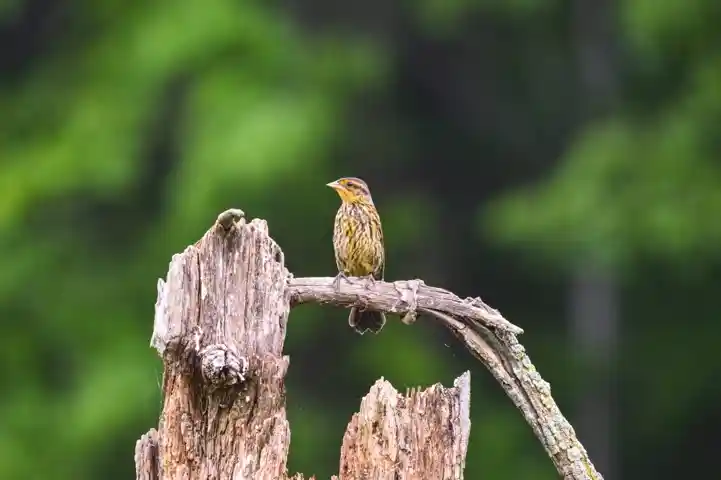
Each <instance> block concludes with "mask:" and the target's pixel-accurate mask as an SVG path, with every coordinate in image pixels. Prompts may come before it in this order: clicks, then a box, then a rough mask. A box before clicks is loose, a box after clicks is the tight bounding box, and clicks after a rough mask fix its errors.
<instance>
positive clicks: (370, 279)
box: [361, 274, 376, 285]
mask: <svg viewBox="0 0 721 480" xmlns="http://www.w3.org/2000/svg"><path fill="white" fill-rule="evenodd" d="M361 278H362V279H363V280H365V281H367V282H370V284H371V285H375V284H376V279H375V277H374V276H373V274H370V275H366V276H364V277H361Z"/></svg>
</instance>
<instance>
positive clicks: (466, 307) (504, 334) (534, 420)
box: [288, 277, 603, 480]
mask: <svg viewBox="0 0 721 480" xmlns="http://www.w3.org/2000/svg"><path fill="white" fill-rule="evenodd" d="M333 280H334V279H333V278H332V277H308V278H293V279H291V280H290V284H289V287H288V288H289V291H290V296H291V299H292V301H293V304H296V305H297V304H300V303H307V302H311V303H326V304H332V305H336V306H343V307H350V306H362V307H365V308H369V309H374V310H381V311H384V312H388V313H395V314H398V315H402V316H403V318H402V320H403V322H404V323H407V324H408V323H412V322H413V321H414V320H415V317H416V315H417V314H418V313H425V314H428V315H431V316H433V317H434V318H437V319H438V320H440V321H441V323H442V324H443V325H444V326H445V327H447V328H448V329H450V330H451V331H452V332H453V333H454V335H456V337H458V338H459V339H460V340H461V341H462V342H463V343H464V345H465V346H466V348H468V350H469V351H470V352H471V353H472V354H473V355H474V356H475V357H476V358H477V359H478V360H480V361H481V362H482V363H483V364H484V365H485V366H486V368H488V370H489V371H490V372H491V374H492V375H493V376H494V377H495V379H496V380H497V381H498V383H499V384H500V385H501V387H502V388H503V390H504V391H505V392H506V394H507V395H508V396H509V397H510V398H511V400H512V401H513V403H514V404H515V405H516V407H518V409H519V410H520V411H521V413H522V414H523V417H524V418H525V420H526V422H527V423H528V424H529V425H530V426H531V428H532V429H533V432H534V433H535V435H536V437H537V438H538V439H539V441H540V442H541V444H542V445H543V447H544V448H545V449H546V452H547V453H548V455H549V456H550V457H551V459H552V460H553V463H554V465H555V467H556V469H557V470H558V473H559V474H560V475H561V477H562V478H564V479H566V480H602V478H603V477H602V476H601V474H600V473H598V472H597V471H596V469H595V467H594V466H593V463H591V460H590V458H589V457H588V454H587V453H586V450H585V449H584V447H583V445H582V444H581V442H580V441H579V440H578V438H577V437H576V433H575V431H574V430H573V427H572V426H571V424H570V423H569V422H568V421H567V420H566V418H565V417H564V416H563V415H562V414H561V411H560V409H559V408H558V405H556V402H555V400H554V399H553V397H552V396H551V386H550V384H549V383H548V382H546V381H545V380H543V378H541V375H540V374H539V373H538V371H537V369H536V367H535V366H534V365H533V363H531V360H530V358H528V355H527V354H526V350H525V348H524V347H523V345H521V344H520V343H519V342H518V339H517V338H516V335H518V334H520V333H523V330H522V329H521V328H519V327H517V326H515V325H513V324H511V323H510V322H508V321H507V320H506V319H505V318H503V316H502V315H501V314H500V312H498V310H495V309H493V308H491V307H489V306H488V305H486V304H485V303H484V302H483V301H482V300H481V299H480V298H467V299H464V300H462V299H460V298H459V297H458V296H456V295H455V294H453V293H451V292H449V291H448V290H444V289H441V288H436V287H431V286H428V285H425V283H423V281H422V280H402V281H396V282H380V281H370V280H365V279H357V278H350V279H348V280H347V281H341V282H340V286H339V288H338V289H336V288H335V286H334V284H333Z"/></svg>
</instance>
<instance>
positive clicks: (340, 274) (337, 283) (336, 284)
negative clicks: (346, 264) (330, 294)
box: [333, 272, 348, 290]
mask: <svg viewBox="0 0 721 480" xmlns="http://www.w3.org/2000/svg"><path fill="white" fill-rule="evenodd" d="M341 279H343V280H346V281H347V280H348V277H347V276H346V274H345V273H343V272H338V275H336V276H335V278H334V279H333V288H335V289H336V290H340V281H341Z"/></svg>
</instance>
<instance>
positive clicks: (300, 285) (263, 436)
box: [135, 210, 602, 480]
mask: <svg viewBox="0 0 721 480" xmlns="http://www.w3.org/2000/svg"><path fill="white" fill-rule="evenodd" d="M306 302H315V303H330V304H334V305H338V306H344V307H350V306H354V305H355V306H362V307H364V308H371V309H376V310H382V311H385V312H387V313H394V314H397V315H399V316H402V321H403V322H404V323H406V324H408V325H410V324H412V323H413V322H414V321H415V319H416V316H417V315H418V314H419V313H420V314H427V315H429V316H431V317H433V318H436V319H438V320H440V321H441V322H442V323H443V324H444V325H445V326H446V327H447V328H449V329H450V330H451V331H452V332H453V333H455V334H456V336H458V338H459V339H460V340H461V341H463V342H464V344H465V345H466V347H467V348H468V349H469V350H470V351H471V352H472V353H473V354H474V355H475V356H476V358H478V359H479V360H480V361H481V362H482V363H483V364H484V365H485V366H486V367H487V368H488V369H489V371H490V372H491V373H492V374H493V376H494V377H495V378H496V380H498V382H499V384H500V385H501V387H502V388H503V389H504V390H505V392H506V393H507V394H508V396H509V397H510V398H511V400H512V401H513V402H514V404H515V405H516V406H517V407H518V408H519V409H520V411H521V413H522V414H523V417H524V418H525V420H526V421H527V422H528V424H529V425H530V426H531V428H532V429H533V431H534V433H535V434H536V436H537V437H538V439H539V441H540V442H541V444H542V445H543V446H544V448H545V449H546V451H547V452H548V454H549V456H550V457H551V459H552V460H553V463H554V465H555V466H556V469H557V470H558V472H559V474H560V475H561V476H562V477H563V478H564V479H568V480H590V479H602V477H601V475H600V474H599V473H598V472H597V471H596V470H595V468H594V466H593V464H592V463H591V461H590V459H589V458H588V455H587V454H586V451H585V449H584V448H583V446H582V445H581V443H580V442H579V441H578V439H577V438H576V435H575V432H574V431H573V428H572V427H571V425H570V424H569V423H568V421H566V419H565V418H564V417H563V415H562V414H561V412H560V410H559V409H558V406H557V405H556V403H555V401H554V400H553V397H552V396H551V390H550V385H549V384H548V383H547V382H545V381H544V380H543V379H542V378H541V376H540V374H539V373H538V371H537V370H536V368H535V367H534V366H533V364H532V363H531V361H530V359H529V358H528V356H527V355H526V353H525V349H524V348H523V346H522V345H521V344H520V343H519V342H518V340H517V335H518V334H520V333H522V332H523V330H522V329H521V328H519V327H517V326H515V325H513V324H511V323H510V322H508V321H507V320H506V319H505V318H503V316H502V315H501V314H500V312H498V311H497V310H494V309H492V308H490V307H489V306H488V305H486V304H485V303H483V302H482V301H481V300H480V299H479V298H467V299H464V300H462V299H460V298H459V297H457V296H456V295H454V294H453V293H451V292H449V291H447V290H443V289H441V288H436V287H430V286H427V285H425V284H424V283H423V282H422V281H421V280H409V281H398V282H392V283H391V282H381V281H369V280H362V279H354V278H351V279H348V280H344V281H341V282H340V284H339V285H338V287H337V288H336V287H335V286H334V279H333V278H331V277H327V278H325V277H324V278H292V276H291V275H290V274H289V273H288V271H287V270H286V268H285V266H284V258H283V253H282V251H281V249H280V248H279V247H278V245H277V244H276V243H275V242H274V241H273V240H272V239H271V238H270V237H269V236H268V228H267V225H266V223H265V221H263V220H257V219H256V220H253V221H252V222H250V223H247V222H246V221H245V219H244V218H243V213H242V212H241V211H239V210H229V211H227V212H224V213H223V214H221V215H220V216H219V217H218V221H217V222H216V224H215V225H214V226H213V228H211V229H210V230H209V231H208V232H207V233H206V234H205V236H203V238H202V239H201V240H200V241H199V242H198V243H196V244H195V245H193V246H190V247H188V248H187V249H186V250H185V251H184V252H183V253H181V254H179V255H175V256H173V259H172V261H171V262H170V268H169V271H168V275H167V280H166V281H163V280H159V281H158V300H157V303H156V306H155V311H156V314H155V325H154V331H153V336H152V340H151V345H152V346H153V347H155V348H156V349H157V350H158V352H159V354H160V355H161V357H162V358H163V362H164V377H163V398H164V402H163V411H162V413H161V416H160V422H159V426H158V429H157V431H156V430H155V429H152V430H151V431H150V432H149V433H148V434H146V435H144V436H143V437H142V438H141V439H140V440H139V441H138V443H137V445H136V451H135V461H136V473H137V478H138V479H143V480H156V479H157V480H166V479H173V480H175V479H184V480H196V479H197V480H201V479H202V480H214V479H233V480H240V479H258V480H265V479H267V480H284V479H287V478H288V476H287V473H286V472H287V469H286V460H287V455H288V448H289V444H290V429H289V426H288V421H287V419H286V415H285V390H284V377H285V373H286V370H287V368H288V358H287V357H284V356H283V354H282V351H283V341H284V339H285V332H286V324H287V321H288V314H289V312H290V308H291V306H297V305H299V304H301V303H306ZM469 410H470V380H469V375H468V374H467V373H466V374H464V375H462V376H461V377H459V378H458V379H456V382H455V384H454V387H451V388H443V387H441V386H440V385H434V386H432V387H430V388H429V389H427V390H425V391H423V392H417V391H412V392H410V393H409V394H408V395H405V396H402V395H399V394H398V393H397V392H396V391H395V390H394V389H393V387H392V386H391V385H390V384H388V383H387V382H385V381H383V380H381V381H379V382H377V383H376V385H375V386H374V387H373V388H372V389H371V391H370V393H369V394H368V395H367V396H366V397H365V398H364V399H363V401H362V404H361V410H360V413H359V414H356V415H355V416H354V417H353V419H352V420H351V422H350V424H349V426H348V430H347V431H346V434H345V437H344V439H343V446H342V449H341V463H340V472H339V476H338V477H337V478H339V479H340V480H351V479H353V480H356V479H357V480H361V479H368V480H376V479H380V480H382V479H389V480H390V479H393V480H396V479H409V480H410V479H413V480H416V479H429V480H438V479H441V480H443V479H453V480H455V479H458V480H460V479H462V478H463V469H464V465H465V455H466V449H467V445H468V436H469V431H470V414H469ZM292 478H294V479H296V480H301V479H302V478H303V477H302V476H301V475H296V476H295V477H292Z"/></svg>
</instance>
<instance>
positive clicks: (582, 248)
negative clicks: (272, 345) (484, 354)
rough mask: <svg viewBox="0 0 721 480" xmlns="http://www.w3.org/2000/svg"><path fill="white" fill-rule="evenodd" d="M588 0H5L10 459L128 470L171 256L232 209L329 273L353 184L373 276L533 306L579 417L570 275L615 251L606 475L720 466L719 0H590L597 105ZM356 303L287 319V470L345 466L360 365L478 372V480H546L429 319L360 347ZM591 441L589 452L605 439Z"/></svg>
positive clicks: (32, 472) (4, 352) (470, 473)
mask: <svg viewBox="0 0 721 480" xmlns="http://www.w3.org/2000/svg"><path fill="white" fill-rule="evenodd" d="M585 1H587V2H588V1H590V0H585ZM583 4H584V2H583V1H582V0H575V1H561V0H552V1H545V2H537V1H534V0H516V1H513V2H494V1H490V0H465V1H460V0H455V1H445V0H444V1H440V0H423V1H420V2H415V3H414V2H410V3H409V2H391V4H389V3H388V2H382V1H380V0H377V1H370V2H363V3H362V5H360V4H358V5H355V4H353V5H351V4H348V5H343V4H339V3H337V2H329V1H327V0H311V1H308V2H259V1H244V2H238V1H230V0H209V1H203V2H201V1H199V0H186V1H184V2H170V1H168V0H155V1H148V2H138V1H130V2H128V1H126V2H119V1H115V0H96V1H93V2H90V1H81V0H76V1H72V0H56V1H53V0H10V1H5V2H0V39H2V41H0V249H1V251H2V252H3V253H4V255H3V256H2V257H3V260H2V268H0V318H2V330H1V331H2V334H0V362H2V365H3V367H4V368H2V370H0V380H1V382H2V395H0V478H8V479H10V478H18V479H35V478H54V479H58V480H61V479H78V480H80V479H95V478H103V479H113V478H118V479H120V478H129V477H132V475H133V459H132V452H133V447H134V442H135V440H136V439H137V438H138V437H139V436H140V435H141V434H142V433H143V432H145V431H147V429H148V428H150V427H151V426H153V425H155V424H156V423H157V416H158V413H159V409H160V401H161V399H160V388H159V382H160V377H161V372H162V370H161V363H160V360H159V359H158V358H157V356H156V355H155V353H154V352H153V351H152V350H151V349H150V348H149V346H148V341H149V338H150V333H151V329H152V318H153V304H154V300H155V293H156V291H155V283H156V278H157V277H159V276H164V275H165V272H166V268H167V263H168V261H169V260H170V257H171V255H172V254H173V253H176V252H179V251H181V250H182V249H183V248H184V247H185V246H186V245H187V244H189V243H192V242H194V241H195V240H197V239H198V238H199V237H200V236H201V235H202V234H203V232H204V231H205V230H206V229H207V228H208V227H209V226H210V225H211V223H212V222H213V220H214V218H215V216H216V215H217V214H218V213H219V212H220V211H222V210H224V209H225V208H228V207H240V208H242V209H244V210H245V211H246V213H247V214H248V215H249V216H252V217H262V218H265V219H267V220H268V222H269V225H270V228H271V233H272V235H273V236H274V237H275V238H276V239H277V240H278V241H279V243H280V244H281V246H282V247H283V248H284V251H285V253H286V259H287V262H288V264H289V268H290V269H291V271H293V272H294V273H295V274H296V275H332V274H334V273H335V272H334V270H333V269H334V264H333V260H332V254H331V245H330V229H331V224H332V218H333V215H334V212H335V209H336V208H337V202H338V200H337V198H336V197H335V196H334V195H333V192H331V191H329V190H328V189H327V188H325V187H324V184H325V183H326V182H328V181H330V180H332V179H335V178H336V177H338V176H341V175H357V176H361V177H363V178H365V179H366V180H368V182H369V184H370V185H371V188H372V189H373V192H374V197H375V201H376V203H377V204H378V205H379V208H380V210H381V214H382V216H383V219H384V227H385V232H386V237H387V248H388V257H389V265H388V269H387V276H388V277H389V278H390V279H396V278H408V277H420V278H424V279H425V280H426V282H427V283H429V284H438V285H442V286H445V287H447V288H451V289H454V290H455V291H457V292H459V294H461V295H481V296H482V297H483V298H484V299H485V300H486V301H487V302H489V303H490V304H492V305H493V306H495V307H498V308H499V309H501V311H502V312H503V313H504V314H506V316H507V317H508V318H509V319H511V320H512V321H514V322H515V323H517V324H520V325H521V326H523V327H524V328H525V329H526V334H525V335H524V337H523V338H522V339H521V341H522V342H523V343H524V344H525V345H526V346H527V348H528V349H529V351H530V354H531V358H533V359H534V362H535V363H536V366H537V367H538V368H539V370H540V371H541V372H542V373H543V375H544V377H545V378H546V379H547V380H549V381H550V382H551V384H552V385H553V387H554V393H555V395H556V399H557V401H559V403H560V405H561V407H562V409H563V410H564V412H565V413H567V414H568V416H569V417H570V419H571V420H572V421H574V419H578V418H579V417H580V416H581V412H579V410H578V408H576V406H577V403H576V402H577V400H578V398H580V397H581V396H582V395H583V392H584V391H587V390H588V389H589V388H592V384H593V383H594V381H595V380H594V378H597V377H595V375H596V374H597V373H598V372H595V371H594V370H593V369H590V368H589V367H588V366H587V365H586V363H584V359H583V358H580V357H576V356H574V355H576V353H575V350H574V348H573V345H572V341H571V339H570V337H569V335H568V332H567V327H568V325H567V322H566V320H565V319H564V317H565V315H566V313H567V312H566V306H565V302H566V297H567V296H568V285H569V282H570V278H571V275H570V273H569V272H570V271H571V270H573V268H574V266H576V265H578V263H579V262H583V261H584V260H585V259H588V258H594V259H598V260H599V261H600V262H602V264H603V265H604V266H605V267H606V268H608V269H610V271H612V272H614V274H615V278H617V286H618V288H619V290H620V292H621V294H620V295H621V306H622V333H621V340H620V343H619V346H618V351H617V352H616V353H615V354H614V358H613V359H612V361H611V363H610V365H607V366H606V368H608V369H609V370H608V371H606V372H604V373H603V374H602V375H604V378H606V376H610V377H611V378H612V379H613V380H612V383H613V389H614V392H615V396H614V397H613V404H612V406H611V407H612V411H613V412H614V417H613V419H614V428H615V433H614V437H613V439H612V445H611V446H612V449H613V452H614V453H613V455H612V457H613V458H615V463H616V465H615V467H614V471H615V472H616V475H615V476H614V477H615V478H622V477H623V478H657V479H664V478H678V476H679V475H681V474H682V473H681V472H683V473H684V474H687V475H689V474H692V473H693V472H691V473H690V470H689V469H691V470H693V469H698V470H697V471H696V472H695V473H696V474H698V475H700V474H701V473H702V472H703V471H706V470H708V471H711V470H710V469H712V468H715V462H714V458H713V456H712V452H716V451H717V450H718V447H719V446H721V445H719V440H718V435H717V434H716V433H715V432H717V431H718V427H719V425H721V416H719V414H718V409H717V408H716V405H717V401H718V398H719V394H720V393H721V387H719V386H718V385H719V382H717V381H715V379H716V375H715V374H716V372H718V371H719V368H721V360H720V359H719V357H718V355H715V347H716V343H717V342H716V339H718V338H719V334H721V327H719V325H720V324H719V322H718V315H719V312H720V311H721V307H720V306H719V303H718V291H719V285H720V281H719V278H720V277H719V273H720V270H721V269H720V266H721V261H720V260H721V253H719V252H720V251H721V250H720V247H719V245H721V221H719V218H720V217H721V162H720V161H719V158H720V154H721V143H719V140H718V139H719V138H720V137H719V134H720V132H719V129H720V128H721V127H720V126H721V88H719V85H721V36H720V35H719V30H718V28H716V24H717V23H718V20H719V19H720V18H721V16H720V15H721V7H720V5H721V4H718V2H715V1H713V0H699V1H697V2H692V3H689V2H685V1H682V0H666V1H664V2H653V1H651V0H628V1H626V2H622V3H618V4H617V5H616V4H607V3H605V2H598V7H597V8H598V9H599V11H601V13H602V14H604V15H606V17H607V18H609V19H610V22H611V24H612V26H613V29H612V34H609V35H606V36H605V37H603V38H602V40H603V41H608V42H610V43H611V44H613V47H614V48H613V49H612V50H613V51H614V52H615V53H613V55H614V62H613V65H614V67H613V68H614V77H615V78H617V88H616V89H615V92H614V95H613V102H611V101H610V100H609V101H608V102H605V101H601V103H602V104H603V106H602V108H601V110H602V112H603V113H602V114H594V115H590V114H588V110H589V108H591V106H593V105H594V104H595V103H597V100H594V99H593V98H592V97H593V96H594V93H593V91H590V90H589V89H588V88H587V85H586V83H585V81H584V79H583V75H581V74H580V73H579V62H580V60H579V59H581V60H582V58H581V57H582V56H583V52H581V53H579V48H578V47H579V42H580V40H579V36H578V33H577V32H578V30H579V25H577V23H578V24H583V21H590V22H591V24H593V22H594V21H595V20H593V19H591V20H589V18H588V13H586V14H583V13H581V14H578V12H579V11H581V12H583V11H584V10H583V8H582V7H583ZM584 15H585V16H584ZM599 18H600V17H599ZM574 32H575V33H574ZM606 103H607V104H606ZM345 319H346V314H345V313H344V312H342V311H339V310H333V309H329V308H320V307H313V306H306V307H303V308H300V309H297V310H294V312H293V314H292V316H291V321H290V327H289V333H288V339H287V342H286V347H287V348H286V349H287V353H288V354H289V355H290V356H291V370H290V374H289V386H288V389H289V396H288V408H289V417H290V421H291V427H292V433H293V440H292V446H291V458H290V465H289V466H290V470H291V471H302V472H304V473H306V474H312V473H315V474H317V475H318V476H319V478H328V477H329V476H330V475H331V474H332V473H335V472H336V470H337V462H338V450H339V446H340V441H341V438H342V435H343V431H344V428H345V425H346V423H347V421H348V420H349V418H350V416H351V414H352V413H353V412H354V411H355V410H356V409H357V406H358V402H359V399H360V398H361V397H362V395H364V394H365V392H366V391H367V390H368V388H369V386H370V385H371V384H372V383H373V382H374V381H375V379H376V378H378V377H380V376H384V377H386V378H388V379H389V380H391V381H392V382H393V383H394V384H395V385H396V386H397V387H398V388H399V389H402V388H404V387H409V386H415V385H428V384H431V383H434V382H436V381H441V382H443V383H445V384H449V383H450V382H451V381H452V379H453V378H454V377H455V376H456V375H457V374H459V373H460V372H462V371H463V370H465V369H471V371H472V372H473V411H472V415H473V429H472V436H471V444H470V450H469V454H468V462H467V470H466V478H470V479H473V478H481V477H483V478H495V479H499V480H502V479H518V478H523V479H538V480H543V479H552V478H555V472H554V471H553V469H552V467H551V464H550V462H549V461H548V460H547V458H546V457H545V454H544V452H543V451H542V450H541V448H540V446H539V445H538V444H537V443H536V442H535V440H534V438H533V436H532V434H531V432H530V430H529V429H528V428H527V427H526V425H525V424H524V423H523V422H522V420H521V417H520V415H518V413H517V412H516V411H515V410H514V409H513V407H512V405H511V403H510V402H509V401H508V400H507V399H506V398H505V397H504V396H503V394H502V393H501V392H500V389H499V388H498V387H497V386H496V385H495V384H494V382H493V381H492V380H491V379H490V378H489V375H487V374H486V372H485V371H483V369H482V368H481V367H480V366H479V365H478V364H477V363H476V362H475V361H474V360H473V359H472V357H470V355H468V354H467V353H466V352H464V351H463V350H462V349H461V348H459V347H458V345H457V343H456V341H455V339H453V338H452V337H450V336H449V335H447V334H446V332H444V331H442V330H440V329H439V328H437V327H436V326H435V325H433V323H432V322H430V321H423V320H421V321H420V322H419V323H418V324H417V325H416V326H414V327H413V328H409V327H404V326H402V325H400V324H399V322H396V321H391V322H390V325H389V326H388V327H387V329H386V330H384V331H383V334H382V335H379V336H378V337H375V338H367V336H366V337H359V336H357V335H354V334H353V333H352V332H351V331H350V330H349V329H348V328H347V325H346V321H345ZM599 375H600V374H599ZM598 378H600V377H598ZM599 381H600V380H599ZM589 384H591V385H590V386H589ZM580 433H581V439H582V440H583V441H585V442H586V443H587V444H588V445H589V449H590V450H591V456H592V458H593V456H594V449H593V445H595V444H596V443H595V442H596V441H597V439H596V438H595V437H596V435H597V432H595V431H593V430H588V429H587V430H581V431H580ZM692 454H693V455H695V460H694V462H693V463H692V464H689V463H688V462H687V461H686V459H688V458H689V456H690V455H692ZM612 478H613V477H612Z"/></svg>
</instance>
